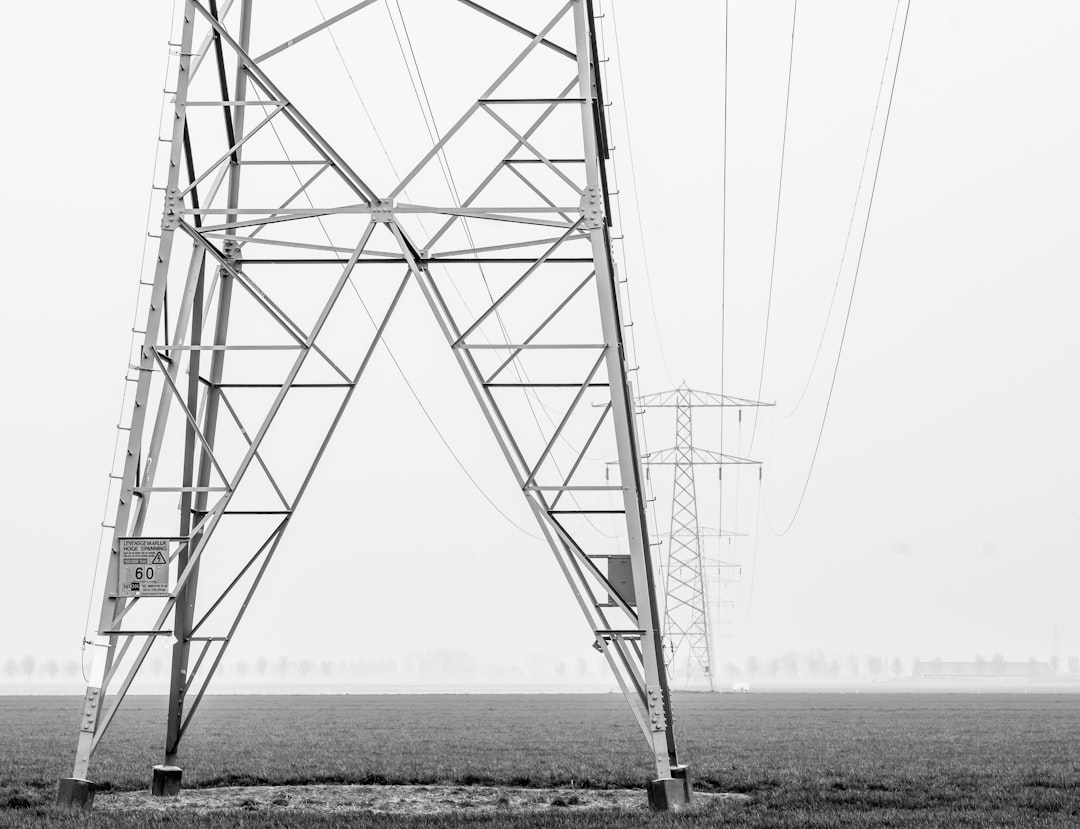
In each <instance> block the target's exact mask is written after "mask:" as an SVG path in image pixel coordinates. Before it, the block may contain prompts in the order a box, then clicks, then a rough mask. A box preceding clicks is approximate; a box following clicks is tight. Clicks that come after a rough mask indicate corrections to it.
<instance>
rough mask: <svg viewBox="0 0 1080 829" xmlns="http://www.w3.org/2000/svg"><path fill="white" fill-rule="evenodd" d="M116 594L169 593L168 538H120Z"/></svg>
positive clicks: (145, 594) (153, 594) (150, 594)
mask: <svg viewBox="0 0 1080 829" xmlns="http://www.w3.org/2000/svg"><path fill="white" fill-rule="evenodd" d="M116 593H117V595H118V596H168V595H169V539H167V538H121V539H120V584H119V586H118V589H117V591H116Z"/></svg>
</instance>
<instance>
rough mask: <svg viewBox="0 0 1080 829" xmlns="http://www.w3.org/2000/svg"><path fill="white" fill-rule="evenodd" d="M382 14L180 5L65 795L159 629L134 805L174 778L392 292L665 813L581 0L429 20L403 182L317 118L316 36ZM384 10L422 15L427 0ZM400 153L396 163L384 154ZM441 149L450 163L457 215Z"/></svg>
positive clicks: (653, 640)
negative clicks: (507, 496) (433, 343)
mask: <svg viewBox="0 0 1080 829" xmlns="http://www.w3.org/2000/svg"><path fill="white" fill-rule="evenodd" d="M372 2H373V0H364V1H363V2H358V3H355V4H351V5H349V6H348V8H345V9H344V10H343V11H341V12H340V13H338V14H335V15H333V16H332V17H330V18H329V19H324V20H323V22H320V23H317V24H315V25H313V26H307V27H304V26H302V25H301V23H300V16H299V13H298V12H297V11H296V10H294V9H292V7H291V6H289V7H288V8H285V7H283V9H282V10H280V11H272V10H271V9H269V8H267V9H266V10H265V11H264V10H263V8H262V7H261V6H260V7H259V9H258V10H259V12H260V14H259V15H256V14H255V8H256V6H255V4H254V3H253V2H252V0H237V2H230V1H229V0H226V2H224V3H222V5H221V7H220V9H219V7H218V4H217V3H216V2H215V1H214V0H183V1H182V2H181V3H180V7H181V9H180V12H181V14H180V17H178V18H177V20H176V21H175V23H174V25H176V26H178V29H179V35H178V36H176V37H174V41H175V42H174V43H172V44H171V45H172V46H174V47H175V49H176V51H175V52H174V66H173V68H174V70H175V72H174V77H175V87H174V88H173V89H171V90H170V91H169V95H170V97H169V101H168V110H167V111H168V114H169V117H168V119H167V120H168V135H167V137H166V138H164V139H163V140H164V142H165V144H166V145H167V148H168V159H167V167H166V168H165V170H164V182H163V183H162V184H160V185H159V189H160V191H161V199H162V219H161V222H160V234H157V233H155V234H154V235H155V237H157V244H156V248H157V249H156V255H155V256H154V258H153V264H152V277H151V278H149V279H146V280H141V281H140V287H141V288H142V289H144V290H143V292H142V293H141V294H140V299H141V303H142V305H141V308H142V311H141V324H140V326H139V328H138V332H137V340H138V341H137V342H136V343H135V347H134V348H133V351H132V361H131V365H130V367H129V372H128V376H127V378H126V379H127V381H128V388H129V392H130V394H129V397H128V399H127V402H126V407H125V416H124V420H123V422H122V423H121V424H120V429H121V435H122V437H121V445H122V449H121V451H120V453H119V469H117V470H115V475H114V479H115V483H114V484H113V487H114V489H113V490H111V497H113V496H115V502H114V503H115V512H114V513H113V515H114V516H115V518H114V520H113V521H112V524H110V525H108V526H109V528H110V530H111V533H110V534H111V539H110V541H109V544H108V547H107V550H105V551H104V555H105V556H106V557H107V559H108V568H107V576H106V579H105V584H104V587H103V592H102V595H101V611H100V616H99V620H98V628H97V636H96V637H95V638H94V639H93V640H92V641H90V644H91V645H93V646H94V647H95V648H97V649H98V653H99V658H97V659H95V660H94V667H93V676H92V678H91V681H90V684H89V687H88V689H87V692H86V698H85V704H84V708H83V716H82V720H81V726H80V731H79V735H78V746H77V749H76V756H75V766H74V774H73V777H72V778H70V779H66V780H64V781H61V786H60V792H59V799H60V801H61V802H64V803H69V804H74V803H80V804H82V805H88V804H89V802H90V801H91V800H92V794H93V784H92V783H89V781H88V780H87V776H88V770H89V764H90V759H91V755H92V754H93V752H94V751H95V749H96V748H98V746H99V745H100V743H101V740H102V738H103V737H104V735H105V734H106V732H107V730H108V727H109V725H110V724H111V723H112V722H113V721H114V718H115V716H116V714H117V712H118V710H119V709H120V706H121V703H122V702H123V700H124V698H125V696H126V695H127V693H128V691H129V689H130V688H131V684H132V682H133V681H134V679H135V677H136V675H137V674H138V672H139V670H140V668H141V667H142V666H143V665H144V663H145V661H146V659H147V655H148V654H149V652H150V650H151V648H152V647H153V646H154V644H155V643H156V642H159V641H163V640H171V641H172V661H171V668H170V692H169V699H168V708H167V712H166V718H165V719H166V722H165V732H166V734H165V747H164V764H163V765H161V766H157V767H155V769H154V774H153V784H152V790H153V792H154V793H156V794H169V793H175V792H176V791H178V790H179V787H180V780H181V774H182V770H181V769H180V767H179V766H178V765H177V764H178V762H179V760H180V745H181V741H182V738H183V736H184V734H185V733H186V732H187V729H188V727H189V725H190V723H191V720H192V717H193V716H194V714H195V712H196V710H197V709H198V707H199V704H200V702H201V701H202V699H203V697H204V694H205V693H206V691H207V688H208V687H209V684H210V681H211V679H212V677H213V676H214V673H215V671H216V669H217V668H218V666H219V664H220V663H221V660H222V657H223V656H224V654H225V652H226V649H227V648H228V646H229V644H230V643H231V642H232V641H233V639H234V637H235V634H236V631H237V628H238V626H239V624H240V622H241V620H242V618H243V616H244V613H245V611H246V609H247V608H248V606H249V602H250V601H251V599H252V597H253V595H254V594H255V592H256V589H257V588H258V586H259V583H260V581H261V580H262V578H263V576H264V574H265V572H266V570H267V567H268V565H269V564H270V562H271V560H272V558H273V557H274V555H275V553H276V552H277V551H278V550H279V549H280V548H281V542H282V538H283V536H284V533H285V530H286V529H287V528H288V526H289V525H290V523H291V522H292V519H293V516H294V515H295V512H296V510H297V508H298V507H299V504H300V501H301V500H302V498H303V496H304V494H305V492H306V491H307V489H308V485H309V483H310V481H311V479H312V475H313V474H314V473H315V469H316V467H317V465H318V463H319V460H320V459H321V458H322V457H323V456H324V454H325V453H326V452H328V451H331V450H330V448H329V447H330V441H331V438H332V436H333V434H334V431H335V429H336V428H337V426H338V424H339V422H340V421H341V418H342V416H343V414H344V411H345V408H346V406H347V405H348V404H349V402H350V401H351V400H352V399H353V398H354V396H357V397H359V396H360V395H356V394H355V392H356V390H357V388H358V384H359V382H360V380H361V377H362V376H363V375H364V373H365V369H366V368H367V367H368V364H369V362H370V360H371V358H372V355H373V354H374V353H375V350H376V348H377V347H378V345H379V344H380V342H381V341H382V339H383V335H384V332H385V331H386V328H387V326H388V324H389V323H390V321H391V318H392V316H393V315H394V313H395V310H396V309H398V307H399V304H400V300H401V298H402V296H403V294H404V293H405V291H406V290H407V289H409V288H410V286H411V287H413V288H415V289H417V290H419V292H420V295H421V296H422V297H423V300H424V301H425V302H426V304H427V306H428V308H429V309H430V311H431V313H432V315H433V316H434V319H435V322H436V323H437V325H438V327H439V328H440V330H441V332H442V334H443V335H444V337H445V340H446V342H447V345H448V346H449V347H450V349H451V350H452V353H453V355H454V358H455V359H456V361H457V363H458V366H459V367H460V369H461V371H462V374H463V375H464V378H465V382H466V383H467V385H468V387H469V388H470V390H471V391H472V393H473V395H474V396H475V398H476V402H477V405H478V407H479V415H480V416H479V417H478V419H477V422H480V421H481V420H482V421H483V422H486V423H487V425H488V426H489V427H490V429H491V431H492V433H493V436H494V438H495V441H496V443H497V445H498V446H499V448H500V449H501V451H502V453H503V455H504V457H505V459H506V461H507V463H508V465H509V467H510V470H511V472H512V474H513V476H514V479H515V481H516V485H517V487H518V488H519V489H520V490H521V492H522V494H523V496H524V498H525V500H526V503H527V504H528V506H529V508H530V510H531V511H532V513H533V515H534V517H535V519H536V521H537V524H538V526H539V528H540V531H541V533H542V534H543V536H544V538H545V539H546V541H547V544H548V546H549V547H550V548H551V551H552V553H553V554H554V557H555V560H556V563H557V566H558V567H559V568H560V569H561V572H562V573H563V575H564V576H565V577H566V579H567V581H568V583H569V585H570V587H571V590H572V592H573V595H574V597H575V599H576V601H577V602H578V604H579V606H580V608H581V610H582V612H583V613H584V615H585V617H586V619H587V621H588V624H589V628H590V630H591V638H592V639H593V641H594V644H595V646H596V647H597V648H598V649H599V650H600V651H601V652H602V653H603V655H604V657H605V658H606V660H607V662H608V664H609V666H610V667H611V669H612V671H613V672H614V674H615V677H616V679H617V681H618V683H619V686H620V687H621V689H622V691H623V693H624V695H625V696H626V699H627V701H628V702H629V705H630V709H631V711H632V713H633V716H634V719H635V721H636V722H637V724H638V725H639V727H640V728H641V730H642V733H643V735H644V737H645V739H646V742H647V744H648V747H649V752H650V755H651V756H652V762H653V764H654V768H655V778H656V779H655V780H654V781H653V782H652V783H651V784H650V786H649V796H650V801H651V802H652V803H653V804H654V805H655V806H657V807H660V808H666V807H668V806H677V805H679V804H680V803H683V802H685V801H686V800H687V799H688V798H689V796H690V785H689V780H688V778H687V776H686V767H685V766H684V765H681V764H680V763H679V759H678V755H677V750H676V743H675V731H674V723H673V719H672V711H671V700H670V694H669V688H668V680H667V676H666V673H665V671H664V664H663V645H662V639H661V628H660V617H659V609H658V605H657V601H656V589H655V585H654V571H653V562H652V559H651V555H650V550H649V546H648V539H649V532H648V522H647V520H646V512H645V499H644V497H643V490H642V482H643V472H642V467H641V464H640V452H639V448H638V435H637V431H636V427H635V422H634V412H633V408H632V396H631V393H630V387H629V383H628V380H627V366H626V363H625V352H624V343H623V322H622V318H621V309H620V305H619V303H620V299H619V294H618V288H617V280H616V275H615V265H614V262H613V258H612V247H611V230H610V228H611V225H612V207H611V196H610V195H609V191H608V186H607V181H608V178H607V170H606V164H607V160H608V154H609V147H608V144H609V142H608V138H607V130H606V126H605V122H604V118H605V105H604V98H603V89H602V77H601V74H600V71H599V67H600V65H601V60H602V59H601V57H600V52H599V48H598V38H597V36H596V31H595V28H594V25H595V20H596V18H594V15H593V9H592V4H591V0H547V1H546V2H535V3H529V4H528V7H527V8H523V7H519V6H518V5H516V4H512V5H510V6H508V9H509V11H508V12H507V13H508V14H512V15H514V17H515V18H518V17H520V19H513V20H512V19H510V18H508V17H506V16H504V15H503V14H501V13H499V12H497V11H495V10H493V9H491V8H488V7H487V6H484V5H481V4H479V3H475V2H471V0H459V2H458V3H456V4H455V3H445V4H440V14H444V15H446V17H445V19H440V21H439V26H440V27H441V28H440V31H441V32H445V31H453V32H454V34H455V42H454V48H453V49H452V50H451V51H448V52H445V53H443V54H442V55H441V56H440V55H435V56H434V57H431V58H429V60H430V61H435V60H439V61H440V62H441V65H440V66H437V67H436V69H438V70H440V72H439V78H436V79H435V80H436V82H438V81H439V80H440V79H442V78H448V79H452V83H451V82H450V81H449V80H448V81H446V82H445V83H444V88H443V89H442V91H443V92H444V93H445V94H446V95H447V96H448V97H447V99H446V100H445V101H442V104H441V107H440V109H441V110H443V111H445V110H447V109H450V108H456V109H457V111H458V113H459V114H460V117H458V118H457V120H455V121H454V122H453V124H452V125H451V126H450V127H449V128H448V129H446V130H445V131H444V132H443V133H442V135H441V136H438V137H437V140H434V141H433V146H432V147H431V148H430V149H428V150H426V151H423V150H420V151H416V152H415V153H414V155H415V157H416V160H415V163H413V164H411V165H410V166H409V167H408V168H406V172H405V174H404V175H397V173H396V171H394V172H393V175H390V174H389V173H388V172H386V171H385V170H383V169H382V167H381V166H380V164H376V162H377V161H378V162H381V157H379V156H378V154H377V151H375V150H371V151H370V152H368V153H367V154H366V155H365V154H363V153H361V154H358V155H357V156H356V157H347V156H348V155H349V154H348V153H346V152H345V151H344V150H342V149H339V145H338V143H337V142H335V141H333V140H331V138H330V137H328V136H330V135H332V134H337V135H339V136H340V137H342V138H344V139H348V145H349V146H354V142H355V141H356V135H357V131H356V127H355V123H354V122H353V121H347V122H346V123H344V124H341V123H335V122H334V118H335V117H339V118H340V117H341V116H340V115H339V113H340V112H341V109H342V107H341V105H340V102H338V101H330V102H329V103H328V102H327V101H326V98H327V92H326V89H325V86H324V81H325V79H326V76H325V74H324V73H323V72H322V71H319V68H318V66H319V65H318V61H319V60H320V59H322V58H323V56H324V55H326V54H328V53H329V52H330V50H329V49H328V48H327V47H326V44H325V43H323V42H322V38H323V37H324V36H326V35H329V34H330V33H329V32H328V31H327V30H329V29H330V28H331V27H333V28H334V30H335V31H337V32H339V36H344V35H345V34H346V33H347V32H349V31H351V32H352V33H353V36H354V37H356V38H363V37H382V38H385V40H384V41H383V42H391V41H389V38H391V37H392V36H393V33H391V32H390V31H389V30H388V29H386V19H387V18H386V17H384V16H373V15H374V12H371V11H365V9H367V8H368V7H369V6H371V5H372ZM380 5H381V4H380ZM401 5H402V6H403V7H404V8H405V9H409V10H411V11H412V12H413V14H414V20H415V19H416V16H418V14H419V13H418V12H417V7H416V6H413V5H411V4H410V3H408V2H404V3H402V4H401ZM272 15H277V18H276V19H275V20H273V21H272V22H273V23H274V25H266V26H261V25H259V21H263V22H266V18H267V17H270V16H272ZM257 17H258V20H257V19H256V18H257ZM282 18H285V19H284V20H283V19H282ZM289 20H292V21H293V22H292V24H291V25H289ZM424 20H426V18H425V19H424ZM390 21H391V22H392V23H394V24H395V31H396V25H397V24H396V20H395V18H393V17H392V16H391V17H390ZM401 25H405V20H404V18H401ZM429 25H431V24H430V23H429ZM349 26H352V27H353V28H352V29H351V30H350V29H349V28H348V27H349ZM380 27H381V28H380ZM380 32H381V34H380ZM283 34H287V35H288V36H287V37H284V38H283V37H282V35H283ZM437 34H438V33H436V35H437ZM433 40H434V37H433ZM408 42H409V44H410V49H411V48H412V39H408ZM421 42H422V41H421ZM336 45H337V44H336V41H335V46H336ZM374 45H375V46H378V45H379V44H378V43H376V44H374ZM360 54H364V55H365V57H367V54H366V53H364V52H360ZM462 55H468V61H466V62H463V61H461V60H460V58H461V56H462ZM402 59H403V62H404V63H405V68H406V70H408V71H409V80H410V81H411V80H412V72H413V68H415V71H416V73H417V75H419V72H420V67H419V63H416V66H415V67H413V66H412V65H411V64H409V62H408V60H407V59H406V57H405V52H404V48H402ZM342 62H344V55H343V54H342ZM414 62H415V61H414ZM372 65H373V67H374V68H375V69H376V72H377V75H375V76H372V75H369V76H370V77H376V76H377V77H378V84H376V85H375V86H378V87H380V88H381V87H382V86H383V85H385V84H387V83H390V81H391V74H392V73H391V71H390V69H389V68H388V66H387V65H385V64H384V63H381V62H378V63H373V64H372ZM429 65H430V64H429ZM313 70H314V71H313ZM474 76H476V77H481V82H478V83H477V85H476V88H475V89H472V90H470V89H469V86H470V84H469V83H467V82H466V79H468V78H473V77H474ZM429 79H430V78H429ZM403 86H404V85H403ZM404 88H407V87H404ZM434 88H435V90H436V91H435V93H434V95H435V96H436V97H438V95H439V89H438V87H434ZM357 94H358V95H359V90H357ZM426 94H427V92H426V90H425V95H426ZM454 95H457V96H459V97H458V98H456V99H455V98H453V96H454ZM417 99H418V102H419V95H417ZM394 101H395V104H394V105H395V106H397V107H400V106H401V104H400V101H401V98H400V97H398V98H395V99H394ZM320 107H321V108H320ZM312 112H317V113H320V114H319V115H315V114H311V113H312ZM395 114H396V111H395ZM320 119H323V120H325V121H326V122H327V123H328V124H330V126H331V129H332V130H333V132H331V131H324V130H323V129H320V127H319V126H317V122H320ZM432 121H434V116H433V115H432ZM413 132H414V131H413ZM410 135H411V133H410ZM380 141H381V139H380ZM341 146H345V145H344V144H342V145H341ZM410 146H411V145H410V144H408V143H407V142H406V143H404V145H403V147H401V148H397V149H396V150H395V151H398V150H400V155H399V160H400V157H401V156H403V155H405V154H406V153H407V152H409V147H410ZM452 153H455V154H456V155H455V158H459V159H461V158H464V159H465V161H466V162H467V163H466V164H463V165H462V167H459V168H458V169H457V173H458V179H457V181H458V182H459V183H461V184H462V190H461V191H460V192H461V194H462V195H463V198H460V199H459V197H458V191H457V187H456V185H454V184H453V179H452V177H451V176H450V174H449V169H450V163H449V157H450V155H451V154H452ZM387 157H388V160H389V153H388V152H387ZM390 168H391V171H393V164H392V162H391V164H390ZM463 168H464V172H463ZM440 172H442V174H443V175H442V179H440V175H439V174H440ZM444 182H445V184H446V188H445V189H444V187H443V185H444ZM447 191H449V193H450V195H449V197H448V196H447ZM425 222H426V223H425ZM538 408H539V410H540V411H541V412H542V413H543V414H544V416H545V418H544V419H542V418H540V417H537V415H536V411H537V409H538ZM551 412H554V413H555V416H554V417H552V416H551V415H550V413H551ZM545 419H546V420H545ZM590 451H592V452H594V453H596V452H600V453H605V454H607V456H608V457H614V458H617V461H616V462H617V464H618V469H619V480H618V481H617V482H607V481H605V480H604V479H602V478H599V479H596V478H595V477H594V475H593V474H590V472H589V469H588V468H587V467H588V465H585V466H584V467H583V466H582V460H583V459H584V458H585V456H586V453H587V452H590ZM605 521H606V522H608V523H609V524H611V525H613V526H611V527H609V528H608V529H616V525H617V528H618V529H621V530H622V532H621V533H616V534H615V535H618V536H620V538H621V540H616V541H613V540H612V535H611V534H610V533H608V532H604V531H603V530H602V528H601V527H600V526H599V525H601V524H603V523H604V522H605ZM603 565H606V567H607V569H606V570H605V569H604V566H603ZM508 589H526V588H525V586H520V585H508ZM343 612H344V609H343ZM297 618H298V619H299V616H298V617H297ZM101 657H103V658H101ZM117 683H118V687H114V686H116V685H117ZM110 692H111V693H110Z"/></svg>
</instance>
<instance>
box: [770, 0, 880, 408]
mask: <svg viewBox="0 0 1080 829" xmlns="http://www.w3.org/2000/svg"><path fill="white" fill-rule="evenodd" d="M899 13H900V5H899V3H897V7H896V10H895V11H894V13H893V28H892V31H891V32H890V33H889V46H888V48H887V49H886V51H885V56H886V57H885V63H884V64H883V65H882V67H881V80H880V81H879V82H878V94H877V101H875V103H874V115H873V117H872V118H871V119H870V132H869V134H868V135H867V136H866V150H865V151H864V152H863V162H862V169H861V170H860V171H859V184H858V186H857V187H856V188H855V201H854V202H853V203H852V205H851V218H850V219H849V220H848V227H847V233H846V235H845V236H844V248H843V250H842V251H841V253H840V266H839V267H838V268H837V270H836V280H835V281H834V282H833V291H832V296H831V297H830V298H829V308H828V311H827V312H826V313H825V323H824V325H822V327H821V337H819V338H818V344H817V349H816V350H815V351H814V359H813V361H812V362H811V363H810V372H809V374H807V375H806V382H805V383H804V384H803V388H802V392H801V393H800V394H799V399H798V400H797V401H796V402H795V405H794V407H792V409H791V411H789V412H787V413H784V412H781V413H780V417H781V419H782V420H787V419H788V418H790V417H792V416H794V414H795V412H797V411H798V410H799V408H800V407H801V406H802V402H803V400H804V399H805V398H806V392H807V391H808V390H809V389H810V381H811V380H813V378H814V372H815V371H816V370H817V365H818V359H819V358H820V357H821V349H822V347H823V346H824V344H825V335H826V334H827V333H828V331H829V322H830V321H831V320H832V313H833V308H834V306H835V303H836V296H837V294H838V293H839V289H840V278H841V277H842V276H843V273H844V265H845V264H847V254H848V247H849V245H850V243H851V233H852V230H854V228H855V216H856V215H857V214H858V209H859V202H860V201H861V197H862V191H863V184H864V182H865V180H866V168H867V165H868V164H869V162H870V148H871V146H873V143H874V133H875V131H876V130H877V122H878V112H879V110H880V109H881V98H882V95H883V93H884V91H885V77H886V75H887V73H888V69H889V61H888V56H889V54H891V53H892V45H893V37H894V36H895V33H896V19H897V15H898V14H899Z"/></svg>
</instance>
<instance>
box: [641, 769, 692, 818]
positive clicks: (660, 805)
mask: <svg viewBox="0 0 1080 829" xmlns="http://www.w3.org/2000/svg"><path fill="white" fill-rule="evenodd" d="M647 790H648V793H649V806H651V807H652V808H653V809H655V810H656V811H658V812H668V811H675V810H676V809H681V808H683V807H684V806H686V805H688V804H689V803H690V798H689V796H688V794H687V792H688V788H687V783H686V781H685V780H681V779H679V778H677V777H666V778H663V779H660V780H653V781H651V782H650V783H649V784H648V786H647Z"/></svg>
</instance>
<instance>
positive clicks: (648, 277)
mask: <svg viewBox="0 0 1080 829" xmlns="http://www.w3.org/2000/svg"><path fill="white" fill-rule="evenodd" d="M607 13H608V14H610V15H611V33H612V34H613V35H614V40H615V54H616V55H617V56H618V71H619V91H620V92H621V93H622V116H623V125H624V126H625V127H626V156H627V161H629V163H630V180H631V182H632V187H633V193H634V216H635V218H636V219H637V226H638V242H639V244H640V245H641V265H642V270H643V271H644V272H645V286H646V287H647V288H648V290H649V310H650V311H651V312H652V321H653V329H654V330H655V331H656V346H657V350H658V351H659V352H660V362H661V364H662V365H663V366H664V374H665V375H666V376H667V379H668V384H669V385H673V384H674V381H673V380H672V379H671V370H670V369H669V368H668V361H667V355H666V354H665V353H664V338H663V337H662V336H661V335H660V322H659V319H658V317H657V314H656V297H655V296H654V295H653V288H652V274H651V272H650V271H649V255H648V252H647V250H646V248H645V228H644V226H643V223H642V221H641V200H640V198H639V196H638V177H637V168H636V166H635V165H634V142H633V141H632V140H631V137H630V103H629V101H628V100H627V97H626V84H625V82H624V81H623V71H622V46H621V45H620V43H619V25H618V22H617V20H616V16H615V4H614V3H612V4H611V5H610V6H609V7H608V12H607ZM623 249H624V250H625V245H624V246H623Z"/></svg>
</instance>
